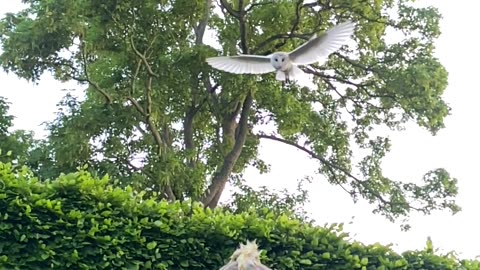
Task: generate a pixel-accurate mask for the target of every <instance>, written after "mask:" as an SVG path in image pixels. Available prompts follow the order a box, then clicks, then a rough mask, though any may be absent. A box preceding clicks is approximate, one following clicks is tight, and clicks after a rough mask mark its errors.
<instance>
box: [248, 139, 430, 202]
mask: <svg viewBox="0 0 480 270" xmlns="http://www.w3.org/2000/svg"><path fill="white" fill-rule="evenodd" d="M257 137H258V138H261V139H262V138H263V139H269V140H273V141H277V142H281V143H284V144H287V145H290V146H293V147H295V148H297V149H299V150H302V151H303V152H305V153H307V154H309V155H310V156H311V157H313V158H315V159H317V160H319V161H320V162H321V163H323V164H324V165H325V166H327V169H328V170H329V171H330V172H331V173H332V176H333V177H336V176H335V172H334V171H333V169H336V170H339V171H341V172H342V173H343V174H345V175H346V176H348V177H349V178H351V179H352V180H353V181H354V182H355V183H357V184H359V185H360V186H363V187H364V188H365V190H366V191H367V192H369V193H370V194H372V195H373V196H374V197H375V198H377V199H378V200H379V201H380V202H381V203H382V204H384V205H389V206H391V207H394V206H395V204H394V203H392V202H391V201H389V200H387V199H385V198H384V197H383V196H382V195H381V194H380V193H379V192H378V191H375V190H372V189H371V188H370V187H369V186H368V180H361V179H359V178H358V177H356V176H354V175H353V174H351V173H350V172H349V171H348V170H347V169H345V168H342V167H341V166H338V165H336V164H334V163H331V162H330V161H328V160H327V159H325V158H323V157H321V156H319V155H317V154H316V153H315V152H313V151H312V150H309V149H307V148H306V147H303V146H301V145H298V144H297V143H295V142H291V141H289V140H286V139H283V138H279V137H276V136H273V135H266V134H258V135H257ZM332 168H333V169H332ZM337 184H341V183H337ZM342 188H343V187H342ZM343 189H344V190H345V191H346V192H347V193H349V194H350V195H354V194H356V192H355V191H347V190H346V189H345V188H343ZM407 207H408V208H409V209H413V210H416V211H420V210H421V209H418V208H415V207H412V206H411V205H407Z"/></svg>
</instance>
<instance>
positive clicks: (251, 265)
mask: <svg viewBox="0 0 480 270" xmlns="http://www.w3.org/2000/svg"><path fill="white" fill-rule="evenodd" d="M220 270H272V269H270V268H268V267H266V266H265V265H263V264H262V263H261V262H260V251H258V246H257V244H256V243H255V241H253V242H250V241H247V244H246V245H243V244H240V247H239V248H238V249H237V250H235V251H234V252H233V254H232V256H230V262H228V263H227V264H226V265H225V266H223V267H222V268H220Z"/></svg>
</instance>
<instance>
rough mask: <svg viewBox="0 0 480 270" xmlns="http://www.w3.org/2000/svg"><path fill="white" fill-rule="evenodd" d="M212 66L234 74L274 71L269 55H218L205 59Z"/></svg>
mask: <svg viewBox="0 0 480 270" xmlns="http://www.w3.org/2000/svg"><path fill="white" fill-rule="evenodd" d="M206 61H207V63H208V64H209V65H210V66H212V67H213V68H216V69H219V70H223V71H226V72H230V73H235V74H264V73H269V72H273V71H275V68H274V67H273V66H272V64H271V63H270V57H268V56H262V55H248V54H241V55H236V56H218V57H210V58H207V59H206Z"/></svg>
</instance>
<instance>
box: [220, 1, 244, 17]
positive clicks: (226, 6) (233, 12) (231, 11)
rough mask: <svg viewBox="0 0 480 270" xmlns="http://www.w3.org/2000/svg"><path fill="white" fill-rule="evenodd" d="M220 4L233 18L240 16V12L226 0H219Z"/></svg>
mask: <svg viewBox="0 0 480 270" xmlns="http://www.w3.org/2000/svg"><path fill="white" fill-rule="evenodd" d="M220 4H221V5H222V7H223V8H224V9H226V10H227V11H228V13H229V14H230V15H232V16H233V17H235V18H237V19H238V18H240V14H239V12H238V11H236V10H234V9H233V8H232V6H231V5H230V4H229V3H228V2H227V0H220Z"/></svg>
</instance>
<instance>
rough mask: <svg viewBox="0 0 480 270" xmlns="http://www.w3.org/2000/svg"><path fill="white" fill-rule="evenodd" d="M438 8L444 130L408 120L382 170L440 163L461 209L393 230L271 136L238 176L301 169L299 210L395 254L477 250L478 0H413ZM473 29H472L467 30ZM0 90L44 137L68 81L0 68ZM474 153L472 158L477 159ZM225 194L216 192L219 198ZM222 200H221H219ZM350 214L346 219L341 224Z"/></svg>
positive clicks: (272, 177)
mask: <svg viewBox="0 0 480 270" xmlns="http://www.w3.org/2000/svg"><path fill="white" fill-rule="evenodd" d="M2 2H3V3H2V5H0V17H3V14H4V13H5V12H16V11H19V10H20V9H21V8H22V6H23V5H22V4H21V1H20V0H10V1H6V0H4V1H2ZM420 2H422V3H427V4H429V5H433V6H436V7H438V8H439V9H440V12H441V13H442V15H443V17H444V19H443V20H442V21H441V31H442V36H441V37H440V38H439V39H438V40H437V42H436V47H437V49H436V55H437V57H438V58H440V60H441V62H442V64H443V65H444V66H445V67H446V68H447V70H448V72H449V86H448V89H447V91H446V92H445V94H444V98H445V99H446V101H447V102H448V103H449V105H450V106H451V107H452V115H450V116H449V117H447V119H446V121H445V123H446V128H445V129H443V130H441V131H440V132H439V133H438V135H437V136H435V137H433V136H431V135H430V134H429V133H428V132H427V131H425V130H423V129H420V128H418V127H416V126H415V125H414V124H412V125H410V126H409V128H407V130H406V131H403V132H392V133H391V134H390V136H391V139H392V144H393V147H392V151H391V152H390V154H388V155H387V158H385V161H384V163H383V169H384V172H385V175H386V176H388V177H391V178H393V179H398V180H404V179H406V180H409V181H418V180H419V179H421V177H422V176H423V174H424V173H426V172H427V171H429V170H431V169H434V168H439V167H444V168H446V169H447V170H448V171H449V172H450V173H451V175H452V176H453V177H456V178H458V179H459V188H460V194H459V196H458V203H459V204H460V206H461V207H462V208H463V210H462V211H461V212H460V213H458V214H457V215H455V216H452V215H450V214H449V213H448V212H445V213H439V212H436V213H434V214H432V215H430V216H423V215H412V217H411V225H412V229H411V230H410V231H408V232H402V231H400V228H399V225H398V224H392V223H390V222H389V221H387V220H386V219H385V218H383V217H382V216H379V215H374V214H372V213H371V210H372V206H370V205H368V204H366V203H364V202H360V203H357V204H353V202H352V200H351V198H350V197H349V195H348V194H346V193H345V192H344V191H342V190H341V189H340V188H337V187H332V186H331V185H329V184H328V183H326V182H325V181H324V179H323V178H322V177H321V176H318V175H315V174H314V172H315V169H316V162H315V161H313V160H310V159H309V158H308V157H307V156H306V155H305V154H303V153H301V152H300V151H297V150H295V149H293V148H291V147H288V146H282V145H280V144H277V143H275V142H269V141H266V142H264V143H262V145H261V146H262V148H261V149H262V150H261V155H262V158H264V160H266V161H268V162H269V163H270V164H271V172H270V173H269V174H267V175H262V176H259V175H257V174H256V173H255V171H254V170H248V171H247V173H246V177H248V179H250V181H249V182H250V183H251V184H252V185H253V186H260V185H267V186H269V187H272V188H275V189H282V188H285V187H287V188H289V187H291V188H292V189H293V188H295V186H296V181H295V180H296V179H300V178H302V177H304V176H306V175H310V176H313V177H314V181H313V182H314V184H312V185H311V186H310V187H309V190H310V197H311V203H310V204H309V205H308V208H307V210H308V211H309V212H310V213H311V214H312V217H313V218H314V219H315V220H317V221H318V222H319V223H320V224H324V223H327V222H328V223H333V222H344V223H345V230H346V231H347V232H350V233H351V236H352V238H354V239H355V240H358V241H361V242H364V243H367V244H368V243H375V242H380V243H382V244H389V243H393V244H394V247H393V248H394V249H395V250H397V251H399V252H401V251H405V250H408V249H423V248H424V246H425V242H426V239H427V237H428V236H430V237H431V238H432V240H433V244H434V247H436V248H440V249H441V251H442V252H445V253H446V252H449V251H453V250H454V251H456V252H457V253H458V254H460V257H462V258H474V257H475V256H477V255H480V248H479V247H478V244H477V243H479V242H480V233H479V232H478V228H480V226H479V225H480V221H478V220H477V216H476V215H477V213H478V212H476V211H478V206H479V205H480V197H479V196H478V190H479V189H480V183H479V181H478V179H477V174H478V171H477V168H476V166H478V163H477V162H476V161H475V157H476V155H475V154H477V153H479V152H480V142H479V140H478V139H477V137H476V136H478V135H479V132H478V131H477V126H475V125H476V124H475V123H477V122H476V121H477V120H478V119H477V115H476V114H475V111H476V110H475V109H474V108H475V106H476V105H478V100H479V98H480V94H479V91H478V89H476V87H475V85H477V79H478V78H477V77H476V76H479V73H478V71H479V69H478V67H477V65H478V63H480V56H479V54H478V53H476V51H477V50H478V42H477V40H478V35H477V34H475V33H478V29H477V27H478V20H477V19H476V18H477V16H478V10H479V8H480V2H478V1H474V0H457V1H433V0H424V1H420ZM474 27H475V28H474ZM0 83H1V86H2V89H1V92H0V96H4V97H6V98H7V99H8V101H10V102H11V103H12V105H11V110H10V113H11V114H13V115H15V116H16V119H15V128H18V129H27V130H34V131H35V133H36V134H37V135H38V136H43V135H45V132H44V131H43V128H42V127H41V126H40V124H41V123H42V122H44V121H48V120H52V119H53V118H54V112H55V111H56V107H55V105H56V104H57V103H58V102H59V101H60V99H61V98H62V97H63V96H64V94H65V92H63V91H61V89H72V88H76V84H74V83H70V84H61V83H59V82H56V81H54V80H53V78H51V77H50V76H47V75H45V76H44V77H43V78H42V80H41V82H40V84H39V85H33V84H31V83H28V82H26V81H24V80H19V79H18V78H17V77H16V76H15V75H13V74H5V73H4V72H0ZM477 158H478V157H477ZM225 197H226V196H224V198H225ZM225 199H227V198H225ZM352 216H355V219H354V220H353V223H352V224H348V222H349V221H350V220H351V217H352Z"/></svg>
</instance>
